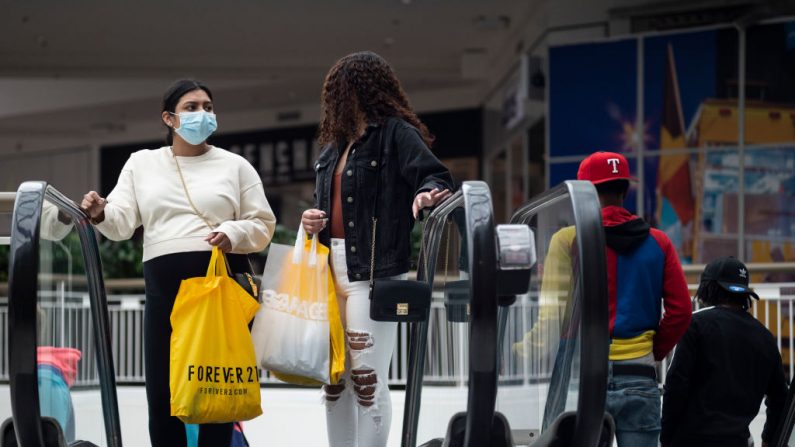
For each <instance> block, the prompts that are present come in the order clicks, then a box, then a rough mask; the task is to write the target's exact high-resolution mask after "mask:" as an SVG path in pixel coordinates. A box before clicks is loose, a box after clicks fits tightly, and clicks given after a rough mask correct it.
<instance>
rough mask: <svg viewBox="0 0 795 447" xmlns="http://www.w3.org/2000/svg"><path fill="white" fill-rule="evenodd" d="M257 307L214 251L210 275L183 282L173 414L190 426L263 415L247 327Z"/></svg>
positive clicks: (174, 339) (174, 343)
mask: <svg viewBox="0 0 795 447" xmlns="http://www.w3.org/2000/svg"><path fill="white" fill-rule="evenodd" d="M258 308H259V304H258V303H257V301H256V300H255V299H254V298H252V297H251V296H250V295H249V294H248V293H246V291H245V290H243V288H242V287H240V285H238V284H237V283H236V282H235V280H234V279H232V278H230V277H229V274H228V272H227V268H226V261H225V259H224V256H223V255H222V254H221V253H220V250H219V249H218V248H217V247H214V248H213V253H212V256H211V257H210V265H209V266H208V267H207V276H205V277H203V278H202V277H199V278H190V279H186V280H183V281H182V284H181V285H180V287H179V293H177V299H176V302H175V303H174V310H173V311H172V312H171V327H172V333H171V371H170V373H171V374H170V382H169V384H170V387H171V415H172V416H177V417H178V418H180V419H181V420H182V421H183V422H186V423H190V424H206V423H222V422H233V421H246V420H249V419H253V418H255V417H257V416H259V415H260V414H262V408H261V407H260V386H259V378H258V376H257V359H256V356H255V355H254V345H253V344H252V342H251V334H250V333H249V331H248V323H249V322H250V321H251V319H252V318H253V317H254V314H255V313H256V312H257V309H258Z"/></svg>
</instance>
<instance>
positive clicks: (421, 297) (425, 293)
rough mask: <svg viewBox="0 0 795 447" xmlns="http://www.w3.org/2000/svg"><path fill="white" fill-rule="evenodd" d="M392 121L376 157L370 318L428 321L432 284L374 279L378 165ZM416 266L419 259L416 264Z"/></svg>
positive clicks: (380, 162)
mask: <svg viewBox="0 0 795 447" xmlns="http://www.w3.org/2000/svg"><path fill="white" fill-rule="evenodd" d="M392 129H394V123H393V122H391V120H387V122H386V123H384V126H383V127H382V129H381V130H380V134H379V143H378V158H377V165H378V170H377V171H376V181H375V198H374V199H373V230H372V240H371V244H370V318H371V319H372V320H374V321H396V322H411V321H427V320H428V315H429V313H430V310H431V286H430V285H429V284H428V283H427V282H425V281H411V280H400V279H381V278H378V279H376V278H375V252H376V242H377V238H376V233H377V229H378V202H379V200H378V199H379V193H380V191H381V166H383V164H384V161H383V156H382V154H383V148H384V134H385V133H386V134H388V135H389V136H390V140H391V130H392ZM422 253H423V244H420V254H419V261H422ZM417 264H418V266H419V264H420V262H418V263H417Z"/></svg>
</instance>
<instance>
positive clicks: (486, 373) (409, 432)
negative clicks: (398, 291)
mask: <svg viewBox="0 0 795 447" xmlns="http://www.w3.org/2000/svg"><path fill="white" fill-rule="evenodd" d="M454 213H456V215H455V217H456V219H454V220H456V223H457V224H458V226H457V228H458V230H459V231H460V232H462V233H463V237H462V241H461V244H462V253H463V252H465V253H466V259H465V260H462V264H463V265H465V266H467V267H466V268H467V269H468V270H469V278H470V279H469V282H468V289H469V296H470V297H471V299H470V300H469V303H468V304H469V309H470V311H471V314H470V316H469V318H468V319H466V318H464V319H462V320H463V321H461V320H455V321H459V322H463V323H468V329H469V346H468V352H467V353H466V355H467V357H468V359H470V360H472V359H477V360H476V361H469V362H468V363H469V364H468V369H469V374H468V379H467V381H466V383H467V384H468V390H467V404H466V412H461V413H458V414H457V415H455V416H454V417H453V419H451V421H450V425H449V426H448V434H447V437H446V439H444V441H442V440H440V439H438V438H437V439H436V440H435V441H432V442H431V443H430V444H429V445H438V443H439V442H443V443H445V445H455V446H481V445H492V436H493V431H492V425H493V420H494V418H495V413H494V406H495V401H496V392H497V389H496V388H497V381H496V377H497V341H498V340H497V305H498V302H497V281H496V275H497V271H496V270H497V264H498V263H497V253H496V245H495V227H494V220H493V210H492V203H491V193H490V191H489V188H488V185H487V184H486V183H484V182H479V181H472V182H465V183H464V184H463V185H462V187H461V189H460V190H459V191H458V192H456V193H455V194H453V196H451V198H450V199H448V200H447V201H445V202H444V203H442V204H441V205H440V206H439V207H438V208H436V209H435V210H434V211H433V212H432V213H431V214H430V216H429V218H428V221H427V223H426V226H425V229H424V235H423V251H424V253H425V256H424V258H423V259H421V263H420V266H419V269H418V279H419V280H423V281H428V282H429V283H430V284H433V280H434V272H435V268H436V261H437V258H438V252H439V246H440V243H441V240H442V234H443V231H444V226H445V222H447V220H448V219H450V218H451V217H453V214H454ZM461 215H463V219H461V218H460V217H461ZM449 237H450V236H449V235H448V238H449ZM445 270H446V269H445ZM445 276H446V275H445ZM446 304H448V303H446ZM448 316H449V315H448ZM452 321H453V320H448V322H452ZM442 324H445V323H442ZM447 329H448V330H449V329H450V328H449V327H448V328H447ZM427 342H428V323H427V322H422V323H415V324H414V325H412V330H411V350H410V354H409V371H410V376H409V381H408V384H407V387H406V405H405V413H404V424H403V438H402V444H401V445H402V446H404V447H414V446H416V445H417V432H418V424H419V422H420V420H419V416H420V406H421V394H422V382H423V375H424V367H425V362H424V360H425V355H426V352H427ZM462 354H463V353H462ZM434 443H435V444H434Z"/></svg>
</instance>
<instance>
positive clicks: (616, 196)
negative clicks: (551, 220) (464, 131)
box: [577, 152, 692, 447]
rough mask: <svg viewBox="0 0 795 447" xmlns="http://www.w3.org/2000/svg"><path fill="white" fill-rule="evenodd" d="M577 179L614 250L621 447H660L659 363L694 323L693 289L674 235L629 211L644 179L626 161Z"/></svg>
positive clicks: (593, 162) (612, 406)
mask: <svg viewBox="0 0 795 447" xmlns="http://www.w3.org/2000/svg"><path fill="white" fill-rule="evenodd" d="M577 179H578V180H587V181H590V182H591V183H593V184H594V186H595V187H596V192H597V193H598V195H599V201H600V202H601V206H602V225H603V226H604V230H605V241H606V243H607V247H606V248H607V249H606V255H607V277H608V296H609V309H610V310H609V314H610V337H611V340H610V358H609V359H610V363H609V364H610V377H609V383H608V391H607V411H608V413H610V414H611V415H612V416H613V419H614V420H615V422H616V439H617V441H618V445H619V447H627V446H632V447H643V446H650V447H651V446H657V444H658V439H659V435H660V429H661V425H660V405H661V402H660V391H659V386H658V382H657V368H656V362H657V361H660V360H662V359H663V358H664V357H665V356H666V355H667V354H668V353H669V352H670V351H671V349H672V348H673V347H674V345H676V343H677V342H678V341H679V339H680V338H681V337H682V335H683V334H684V333H685V331H686V330H687V327H688V325H689V324H690V318H691V314H692V305H691V302H690V294H689V292H688V289H687V282H686V281H685V276H684V273H683V272H682V266H681V265H680V263H679V258H678V256H677V253H676V249H675V248H674V246H673V244H672V243H671V241H670V239H668V236H666V235H665V233H663V232H662V231H659V230H656V229H654V228H651V227H650V226H649V224H648V223H646V222H645V221H644V220H643V219H642V218H640V217H638V216H635V215H633V214H632V213H630V212H629V211H628V210H627V209H626V208H624V206H623V205H624V200H625V199H626V197H627V192H628V191H629V185H630V182H631V181H636V179H635V178H634V177H632V176H631V175H630V170H629V163H628V162H627V159H626V158H625V157H624V156H623V155H621V154H617V153H614V152H596V153H594V154H592V155H590V156H589V157H588V158H586V159H585V160H583V161H582V163H581V164H580V169H579V171H578V172H577ZM663 310H664V311H665V312H664V313H663ZM660 315H663V317H662V318H660Z"/></svg>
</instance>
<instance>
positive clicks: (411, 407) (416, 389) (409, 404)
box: [401, 189, 464, 447]
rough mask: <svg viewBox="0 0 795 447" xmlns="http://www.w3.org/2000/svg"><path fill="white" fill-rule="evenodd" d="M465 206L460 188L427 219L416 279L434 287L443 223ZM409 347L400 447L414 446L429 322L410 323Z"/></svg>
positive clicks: (415, 443)
mask: <svg viewBox="0 0 795 447" xmlns="http://www.w3.org/2000/svg"><path fill="white" fill-rule="evenodd" d="M463 205H464V194H463V189H459V190H458V191H457V192H455V193H453V195H452V196H450V198H448V199H447V200H446V201H444V202H443V203H442V204H441V205H439V206H438V207H437V208H436V209H434V210H433V211H432V212H431V213H430V215H429V216H428V218H427V221H426V223H425V228H424V231H423V236H422V252H423V253H424V256H423V257H422V258H421V259H420V260H419V263H418V265H417V280H418V281H426V282H428V283H429V284H431V285H433V281H434V274H435V266H436V261H437V258H438V254H439V246H440V244H441V240H442V234H443V232H444V223H445V222H446V221H447V218H448V217H449V216H450V215H451V214H452V213H453V212H454V211H455V210H457V209H460V208H462V207H463ZM410 341H411V344H410V346H409V369H408V378H407V382H406V403H405V407H404V412H403V433H402V440H401V445H402V446H403V447H414V446H416V445H417V427H418V425H419V418H420V405H421V397H422V382H423V376H424V372H425V356H426V354H427V348H428V322H427V321H421V322H417V323H412V324H411V329H410Z"/></svg>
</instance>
